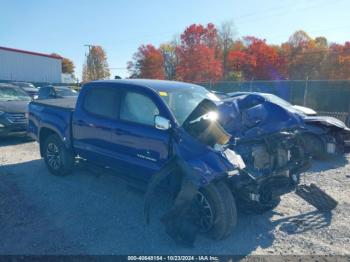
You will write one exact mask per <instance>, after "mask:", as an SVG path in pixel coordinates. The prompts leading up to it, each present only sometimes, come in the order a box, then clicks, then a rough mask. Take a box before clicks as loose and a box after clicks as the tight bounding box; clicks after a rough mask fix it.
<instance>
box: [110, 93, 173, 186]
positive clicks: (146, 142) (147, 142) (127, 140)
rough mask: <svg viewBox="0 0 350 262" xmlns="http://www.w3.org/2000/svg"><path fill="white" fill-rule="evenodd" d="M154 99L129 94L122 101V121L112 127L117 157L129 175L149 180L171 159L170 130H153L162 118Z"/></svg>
mask: <svg viewBox="0 0 350 262" xmlns="http://www.w3.org/2000/svg"><path fill="white" fill-rule="evenodd" d="M156 103H157V102H155V101H154V100H153V99H152V97H151V96H150V95H147V94H146V93H141V92H136V91H126V92H125V93H124V95H122V97H121V102H120V113H119V121H116V122H115V123H114V125H113V127H112V129H113V131H112V140H111V141H112V143H113V144H114V146H113V147H112V148H113V151H114V154H113V155H114V157H116V158H117V159H118V160H122V161H123V162H124V163H125V165H126V167H127V168H128V171H129V174H130V175H136V176H137V178H139V179H142V180H148V179H149V178H150V176H151V175H152V174H153V173H154V172H156V171H157V170H159V169H160V167H161V166H162V165H163V164H164V163H165V161H166V160H167V158H168V153H169V152H168V147H169V130H159V129H157V128H155V126H154V117H155V116H156V115H159V114H160V111H159V106H157V104H156Z"/></svg>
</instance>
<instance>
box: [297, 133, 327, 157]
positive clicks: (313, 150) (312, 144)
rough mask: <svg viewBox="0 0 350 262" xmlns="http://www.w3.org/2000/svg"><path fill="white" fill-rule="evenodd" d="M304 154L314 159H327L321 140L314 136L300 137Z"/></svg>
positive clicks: (305, 135)
mask: <svg viewBox="0 0 350 262" xmlns="http://www.w3.org/2000/svg"><path fill="white" fill-rule="evenodd" d="M302 139H303V142H304V147H305V151H306V153H308V154H310V155H311V156H312V158H314V159H321V160H322V159H325V158H327V152H326V150H325V146H324V144H323V142H322V140H321V139H319V138H318V137H317V136H315V135H311V134H304V135H303V136H302Z"/></svg>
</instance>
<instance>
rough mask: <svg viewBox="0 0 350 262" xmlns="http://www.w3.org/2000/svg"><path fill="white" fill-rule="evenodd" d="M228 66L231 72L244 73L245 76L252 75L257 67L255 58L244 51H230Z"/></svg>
mask: <svg viewBox="0 0 350 262" xmlns="http://www.w3.org/2000/svg"><path fill="white" fill-rule="evenodd" d="M227 65H228V69H229V71H231V72H232V71H233V72H242V73H243V74H245V75H251V74H253V70H254V68H255V67H256V60H255V57H254V56H251V55H249V54H247V53H245V52H244V51H236V50H230V52H229V53H228V56H227Z"/></svg>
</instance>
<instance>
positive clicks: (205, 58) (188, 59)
mask: <svg viewBox="0 0 350 262" xmlns="http://www.w3.org/2000/svg"><path fill="white" fill-rule="evenodd" d="M217 43H218V36H217V30H216V29H215V26H214V25H213V24H208V25H207V27H203V26H202V25H195V24H193V25H191V26H189V27H188V28H187V29H186V30H185V32H184V33H183V34H182V35H181V45H180V46H178V47H177V49H176V54H177V57H178V60H179V63H178V65H177V67H176V78H177V79H178V80H182V81H189V82H204V81H217V80H219V79H221V77H222V64H221V59H220V57H219V52H218V44H217Z"/></svg>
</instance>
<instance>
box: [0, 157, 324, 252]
mask: <svg viewBox="0 0 350 262" xmlns="http://www.w3.org/2000/svg"><path fill="white" fill-rule="evenodd" d="M169 203H170V200H169V197H168V196H166V195H165V194H164V193H159V194H157V196H156V199H155V201H154V206H153V207H152V214H151V216H152V220H151V223H150V225H148V226H147V225H146V223H145V220H144V217H143V204H144V195H143V194H140V193H137V192H135V191H134V190H130V188H129V187H128V184H127V183H124V182H123V180H122V179H120V178H119V177H118V176H117V175H115V174H111V172H98V173H96V172H91V171H86V170H81V169H77V170H76V171H75V172H74V173H73V174H72V175H69V176H66V177H56V176H53V175H50V174H49V172H48V171H47V169H46V167H45V165H44V161H42V160H33V161H29V162H24V163H19V164H13V165H6V166H2V167H0V236H1V238H2V239H6V241H0V254H4V253H6V254H148V255H150V254H174V255H175V254H182V255H184V254H193V255H198V254H209V253H212V254H222V255H225V254H235V255H248V254H250V253H252V252H253V251H255V250H256V249H258V248H268V247H270V246H271V245H272V244H273V242H274V240H275V235H274V232H275V230H276V228H277V227H280V230H283V231H284V232H287V233H288V234H299V233H303V232H305V231H307V230H312V229H315V228H321V227H325V226H327V225H329V223H330V221H331V216H330V215H328V214H322V213H318V212H316V211H314V212H309V213H306V214H301V215H298V216H293V217H282V218H280V219H278V220H274V221H272V216H273V215H275V214H277V213H275V212H273V211H270V212H267V213H265V214H263V215H245V214H242V213H239V214H238V224H237V227H236V229H235V230H234V232H233V234H232V236H231V237H229V238H228V239H225V240H221V241H215V240H211V239H209V238H207V237H204V236H202V235H199V236H198V238H197V241H196V243H195V247H194V248H191V249H189V248H184V247H181V246H177V245H176V244H175V243H174V242H173V241H172V239H170V237H168V236H167V235H166V233H165V232H164V228H163V227H162V225H161V223H160V221H159V218H160V217H161V216H162V215H163V214H164V212H165V211H166V210H167V209H168V208H169Z"/></svg>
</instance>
